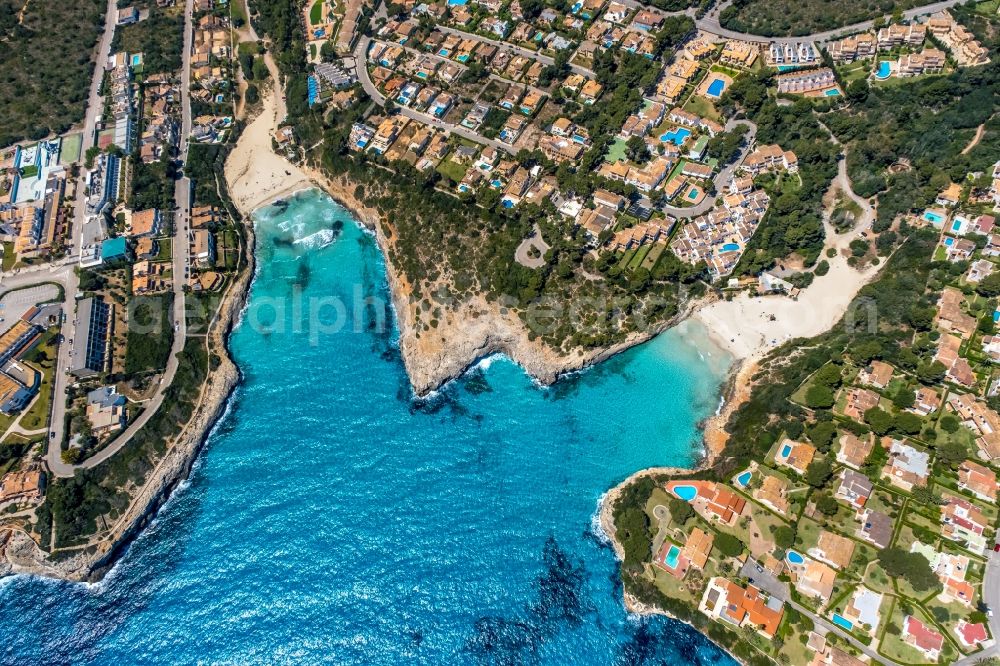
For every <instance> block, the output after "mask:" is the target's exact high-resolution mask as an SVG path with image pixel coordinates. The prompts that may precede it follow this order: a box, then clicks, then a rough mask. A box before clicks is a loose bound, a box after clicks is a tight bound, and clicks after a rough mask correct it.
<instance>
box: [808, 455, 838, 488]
mask: <svg viewBox="0 0 1000 666" xmlns="http://www.w3.org/2000/svg"><path fill="white" fill-rule="evenodd" d="M832 474H833V466H832V465H831V464H830V460H829V459H828V458H816V459H815V460H813V461H812V462H811V463H809V466H808V467H806V475H805V479H806V483H808V484H809V485H810V486H812V487H813V488H822V487H823V485H824V484H825V483H826V482H827V480H829V478H830V476H831V475H832Z"/></svg>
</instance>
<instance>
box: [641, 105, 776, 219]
mask: <svg viewBox="0 0 1000 666" xmlns="http://www.w3.org/2000/svg"><path fill="white" fill-rule="evenodd" d="M737 125H743V126H745V127H747V128H749V129H748V131H747V133H746V134H745V135H744V143H743V149H742V151H741V152H740V156H739V157H738V158H737V159H736V161H734V162H733V163H732V164H730V165H729V166H727V167H725V168H723V169H722V171H720V172H719V174H718V175H717V176H716V177H715V181H714V182H715V194H714V195H712V196H710V197H705V198H704V199H703V200H702V201H701V203H699V204H698V205H697V206H688V207H687V208H678V207H676V206H662V207H661V208H660V210H662V211H663V212H664V213H667V214H669V215H673V216H674V217H676V218H678V219H680V218H692V217H698V216H699V215H703V214H705V213H707V212H708V211H710V210H712V208H713V207H714V206H715V202H716V200H717V199H718V198H719V197H720V196H722V195H723V194H724V193H725V191H726V188H727V187H729V183H730V182H731V181H732V180H733V175H734V174H735V173H736V170H737V169H739V167H740V165H741V164H743V160H744V159H746V156H747V153H749V152H750V149H751V148H752V147H753V145H754V140H755V138H756V136H757V126H756V125H754V124H753V123H752V122H750V121H749V120H730V121H729V122H727V123H726V131H727V132H731V131H733V130H734V129H735V128H736V126H737Z"/></svg>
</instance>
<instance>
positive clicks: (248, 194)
mask: <svg viewBox="0 0 1000 666" xmlns="http://www.w3.org/2000/svg"><path fill="white" fill-rule="evenodd" d="M263 92H264V95H263V102H262V109H261V112H260V114H258V116H257V117H256V118H254V120H253V122H251V123H250V124H249V125H247V126H246V128H245V129H244V130H243V134H241V135H240V138H239V141H238V142H237V143H236V147H235V148H234V149H233V151H232V152H231V153H229V158H228V159H227V160H226V182H227V183H228V184H229V193H230V196H231V197H232V199H233V203H234V204H236V207H237V208H238V209H239V211H240V212H241V213H243V214H244V215H246V216H249V215H250V214H251V213H252V212H253V211H254V210H256V209H257V208H260V207H261V206H263V205H265V204H267V203H270V202H272V201H274V200H275V199H280V198H281V197H284V196H287V195H289V194H291V193H292V192H295V191H296V190H301V189H303V188H306V187H311V186H312V183H311V182H310V180H309V177H308V176H307V175H306V173H305V172H304V171H302V170H301V169H299V168H298V167H297V166H295V165H294V164H292V163H291V162H289V161H288V160H286V159H285V158H284V157H282V156H281V155H278V154H276V153H275V152H274V151H273V150H271V133H272V132H273V131H274V130H275V128H277V127H278V125H279V124H280V123H281V122H282V121H283V120H284V118H285V110H284V104H282V103H281V98H280V97H279V96H278V95H277V94H276V93H275V92H273V89H271V88H267V89H265V90H264V91H263Z"/></svg>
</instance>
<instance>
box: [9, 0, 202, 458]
mask: <svg viewBox="0 0 1000 666" xmlns="http://www.w3.org/2000/svg"><path fill="white" fill-rule="evenodd" d="M193 9H194V0H187V4H186V7H185V14H184V16H185V20H184V55H183V70H182V72H181V100H182V102H181V106H182V111H181V137H180V145H179V150H178V154H179V159H180V160H182V161H184V160H186V159H187V150H188V137H189V135H190V133H191V97H190V90H191V57H190V56H191V46H192V27H193V26H192V21H191V17H192V14H193ZM174 187H175V189H174V196H175V200H176V204H177V211H176V213H175V216H174V220H175V221H174V237H173V240H172V242H173V248H172V249H173V282H174V285H173V287H174V311H173V319H174V321H173V322H164V325H165V326H170V325H176V330H175V332H174V339H173V345H172V346H171V349H170V358H169V359H168V360H167V367H166V369H165V370H164V372H163V375H162V377H161V379H160V385H159V387H158V388H157V391H156V395H154V396H153V398H152V399H151V400H150V401H148V402H147V403H146V406H145V409H144V410H143V412H142V414H140V415H139V417H138V418H137V419H136V420H135V421H133V422H132V423H131V424H129V426H128V428H126V429H125V431H123V432H122V433H121V434H120V435H119V436H118V437H116V438H115V440H114V442H112V444H111V445H110V446H108V447H106V448H104V449H102V450H101V451H99V452H98V453H97V454H95V455H94V456H92V457H90V458H88V459H87V460H85V461H84V462H83V463H81V464H80V465H76V466H74V465H68V464H66V463H64V462H63V461H62V451H61V449H60V447H59V446H58V444H57V443H58V442H61V441H62V440H63V422H64V420H65V413H66V405H65V403H66V401H65V399H61V398H60V396H65V395H66V387H67V385H68V383H69V381H71V380H70V379H69V377H68V373H66V372H65V371H63V372H57V373H56V386H55V396H56V398H55V399H54V400H53V403H52V404H53V410H52V423H51V426H50V429H51V430H52V432H53V433H54V436H53V437H52V438H51V439H50V442H51V443H52V445H51V446H50V447H49V453H48V466H49V469H50V470H51V471H52V473H53V474H55V475H56V476H63V477H65V476H72V475H73V473H74V471H75V470H76V469H78V468H86V469H89V468H92V467H95V466H97V465H99V464H101V463H102V462H104V461H105V460H107V459H109V458H110V457H111V456H113V455H114V454H115V453H117V452H118V451H119V450H121V448H122V447H123V446H125V444H127V443H128V441H129V440H130V439H131V438H132V436H133V435H135V433H136V432H138V431H139V429H140V428H142V427H143V426H144V425H145V424H146V422H147V421H149V419H150V418H152V416H153V415H154V414H155V413H156V411H157V409H159V407H160V405H161V404H162V403H163V398H164V393H165V391H166V389H167V387H169V386H170V384H171V382H172V381H173V379H174V375H175V374H176V372H177V364H178V361H177V353H178V352H180V351H181V350H182V349H183V348H184V341H185V336H186V335H187V329H186V322H185V319H184V309H185V308H184V304H185V299H184V284H185V282H186V279H185V275H186V271H187V261H188V231H189V224H190V217H191V215H190V212H191V180H190V179H189V178H188V177H187V175H185V176H184V177H183V178H181V179H179V180H177V182H176V183H175V186H174ZM78 219H80V218H78ZM55 275H59V276H61V278H62V283H63V285H64V288H66V294H67V304H66V305H65V306H64V307H65V308H66V309H65V310H64V311H65V312H66V314H67V324H66V326H64V331H63V335H64V336H65V337H66V339H67V340H68V339H70V338H72V337H73V327H72V324H71V323H70V321H69V320H71V319H73V313H74V312H75V309H74V306H75V304H74V302H73V301H74V296H75V294H76V290H77V284H76V276H75V274H74V273H73V271H72V270H71V269H68V268H67V267H63V268H62V269H61V272H60V273H57V274H55ZM34 279H35V280H36V281H37V280H38V279H39V278H38V277H34ZM47 279H50V280H51V279H53V278H52V276H48V277H47ZM70 283H71V285H70ZM4 285H5V286H6V285H7V283H6V282H4ZM67 329H68V330H67ZM68 366H69V345H66V344H63V345H60V348H59V368H63V369H64V368H66V367H68Z"/></svg>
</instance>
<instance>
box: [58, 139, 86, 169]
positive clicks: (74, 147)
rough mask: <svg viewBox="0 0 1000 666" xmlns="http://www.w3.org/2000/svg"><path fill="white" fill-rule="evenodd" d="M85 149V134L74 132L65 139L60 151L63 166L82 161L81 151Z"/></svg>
mask: <svg viewBox="0 0 1000 666" xmlns="http://www.w3.org/2000/svg"><path fill="white" fill-rule="evenodd" d="M81 148H83V133H82V132H74V133H72V134H67V135H66V136H64V137H63V140H62V147H61V148H60V150H59V161H60V162H61V163H62V164H69V163H70V162H79V161H80V157H81V155H80V149H81Z"/></svg>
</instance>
